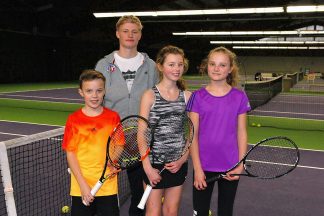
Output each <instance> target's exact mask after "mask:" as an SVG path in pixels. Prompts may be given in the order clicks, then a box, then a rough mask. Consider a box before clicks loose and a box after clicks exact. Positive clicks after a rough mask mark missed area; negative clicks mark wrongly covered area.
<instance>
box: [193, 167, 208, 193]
mask: <svg viewBox="0 0 324 216" xmlns="http://www.w3.org/2000/svg"><path fill="white" fill-rule="evenodd" d="M194 186H195V188H196V189H197V190H204V189H205V188H206V187H207V183H206V176H205V173H204V171H203V170H197V171H196V170H195V176H194Z"/></svg>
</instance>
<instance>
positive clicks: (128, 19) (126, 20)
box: [116, 15, 143, 31]
mask: <svg viewBox="0 0 324 216" xmlns="http://www.w3.org/2000/svg"><path fill="white" fill-rule="evenodd" d="M125 23H134V24H136V25H137V26H138V28H139V30H140V31H142V29H143V25H142V23H141V21H140V19H138V17H136V16H133V15H125V16H122V17H120V18H119V20H118V21H117V23H116V30H118V29H119V27H120V26H121V25H123V24H125Z"/></svg>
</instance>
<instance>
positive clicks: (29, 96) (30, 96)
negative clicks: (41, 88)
mask: <svg viewBox="0 0 324 216" xmlns="http://www.w3.org/2000/svg"><path fill="white" fill-rule="evenodd" d="M0 95H2V94H0ZM4 96H6V97H10V96H14V97H26V98H41V99H58V100H82V98H80V99H73V98H57V97H42V96H33V95H17V94H11V95H4ZM9 99H10V98H9Z"/></svg>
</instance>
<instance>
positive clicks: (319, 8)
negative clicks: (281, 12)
mask: <svg viewBox="0 0 324 216" xmlns="http://www.w3.org/2000/svg"><path fill="white" fill-rule="evenodd" d="M323 11H324V5H307V6H287V13H307V12H323Z"/></svg>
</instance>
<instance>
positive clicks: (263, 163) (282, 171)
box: [243, 136, 300, 179]
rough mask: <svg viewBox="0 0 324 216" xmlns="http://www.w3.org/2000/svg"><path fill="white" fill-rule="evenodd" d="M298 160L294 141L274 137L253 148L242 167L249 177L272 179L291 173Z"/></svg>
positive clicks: (297, 150) (298, 154)
mask: <svg viewBox="0 0 324 216" xmlns="http://www.w3.org/2000/svg"><path fill="white" fill-rule="evenodd" d="M299 158H300V153H299V149H298V146H297V145H296V144H295V142H294V141H292V140H291V139H289V138H287V137H283V136H276V137H270V138H267V139H264V140H261V141H260V142H258V143H257V144H256V145H255V146H253V147H252V148H251V149H250V150H249V151H248V153H247V154H246V156H245V157H244V159H243V165H244V169H245V171H246V173H247V175H248V176H250V177H256V178H260V179H274V178H279V177H281V176H284V175H286V174H288V173H289V172H291V171H293V170H294V169H295V168H296V167H297V165H298V162H299Z"/></svg>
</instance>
